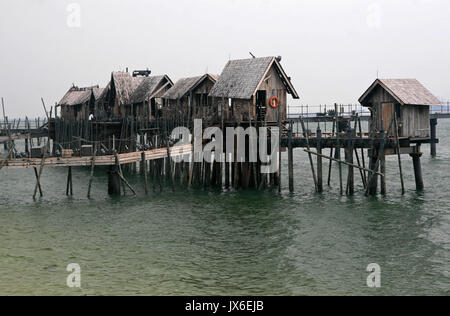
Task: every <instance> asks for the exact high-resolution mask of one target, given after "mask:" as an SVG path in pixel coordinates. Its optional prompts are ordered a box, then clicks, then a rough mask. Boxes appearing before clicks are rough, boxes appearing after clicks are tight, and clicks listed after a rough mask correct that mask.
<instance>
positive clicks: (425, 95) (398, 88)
mask: <svg viewBox="0 0 450 316" xmlns="http://www.w3.org/2000/svg"><path fill="white" fill-rule="evenodd" d="M378 85H380V86H381V87H383V88H384V89H385V90H386V91H387V92H388V93H389V94H391V95H392V96H393V97H394V98H395V99H396V100H397V101H398V102H399V103H400V104H403V105H404V104H407V105H442V102H441V101H440V100H439V99H438V98H436V97H435V96H434V95H433V94H432V93H431V92H430V91H429V90H428V89H427V88H425V87H424V86H423V85H422V84H421V83H420V82H419V81H418V80H416V79H377V80H375V82H374V83H373V84H372V85H371V86H370V87H369V89H367V91H366V92H365V93H364V94H363V95H362V97H361V98H359V102H360V103H361V104H362V103H364V100H365V99H366V98H367V96H369V94H370V93H371V92H372V91H373V89H375V88H376V87H377V86H378Z"/></svg>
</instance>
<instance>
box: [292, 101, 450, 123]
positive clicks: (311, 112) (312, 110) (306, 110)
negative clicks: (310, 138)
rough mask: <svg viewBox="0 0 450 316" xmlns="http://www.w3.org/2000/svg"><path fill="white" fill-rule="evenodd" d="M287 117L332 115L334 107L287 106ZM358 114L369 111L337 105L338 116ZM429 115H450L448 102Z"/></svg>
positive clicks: (357, 107)
mask: <svg viewBox="0 0 450 316" xmlns="http://www.w3.org/2000/svg"><path fill="white" fill-rule="evenodd" d="M287 110H288V113H287V117H288V119H289V118H298V117H299V116H303V117H318V116H325V115H327V114H328V115H330V114H333V115H334V111H335V106H334V105H288V109H287ZM355 113H358V114H359V115H360V116H369V115H370V111H369V110H368V108H366V107H363V106H362V105H360V104H340V105H338V114H339V115H340V116H351V115H353V114H355ZM430 113H431V114H449V115H450V102H447V103H446V104H445V105H443V106H432V107H431V109H430Z"/></svg>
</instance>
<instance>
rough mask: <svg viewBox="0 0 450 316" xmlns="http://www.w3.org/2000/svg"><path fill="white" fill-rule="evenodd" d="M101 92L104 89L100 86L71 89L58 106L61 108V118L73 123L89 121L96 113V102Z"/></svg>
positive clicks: (74, 87)
mask: <svg viewBox="0 0 450 316" xmlns="http://www.w3.org/2000/svg"><path fill="white" fill-rule="evenodd" d="M101 92H102V89H101V88H99V87H98V86H94V87H86V88H79V87H76V86H73V87H71V88H70V89H69V91H67V93H66V94H65V95H64V97H63V98H62V99H61V101H59V103H58V105H57V107H60V113H61V114H60V115H61V117H62V118H64V119H66V120H72V121H82V120H88V119H89V116H90V115H91V114H93V113H94V111H95V100H96V97H99V95H100V94H101Z"/></svg>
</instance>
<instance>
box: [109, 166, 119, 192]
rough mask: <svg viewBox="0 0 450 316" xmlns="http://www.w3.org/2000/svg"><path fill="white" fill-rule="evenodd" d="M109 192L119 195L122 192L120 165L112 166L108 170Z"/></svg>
mask: <svg viewBox="0 0 450 316" xmlns="http://www.w3.org/2000/svg"><path fill="white" fill-rule="evenodd" d="M108 194H109V195H119V196H120V194H121V192H120V177H119V167H118V166H117V165H113V166H110V167H109V170H108Z"/></svg>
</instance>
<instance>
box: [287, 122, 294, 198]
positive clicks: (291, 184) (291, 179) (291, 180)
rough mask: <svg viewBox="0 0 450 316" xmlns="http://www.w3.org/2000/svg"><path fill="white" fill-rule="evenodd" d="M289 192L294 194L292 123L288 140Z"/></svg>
mask: <svg viewBox="0 0 450 316" xmlns="http://www.w3.org/2000/svg"><path fill="white" fill-rule="evenodd" d="M288 169H289V191H290V192H294V153H293V148H292V122H291V123H290V126H289V138H288Z"/></svg>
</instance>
